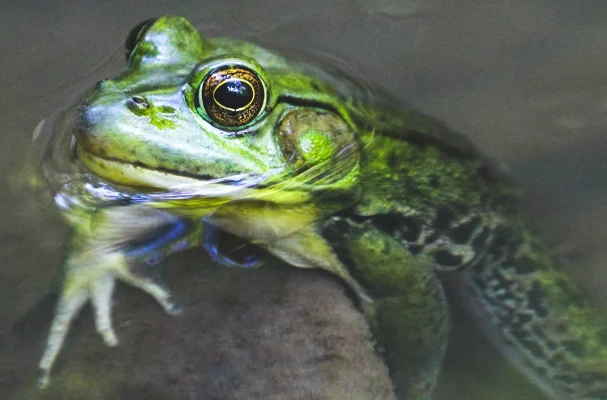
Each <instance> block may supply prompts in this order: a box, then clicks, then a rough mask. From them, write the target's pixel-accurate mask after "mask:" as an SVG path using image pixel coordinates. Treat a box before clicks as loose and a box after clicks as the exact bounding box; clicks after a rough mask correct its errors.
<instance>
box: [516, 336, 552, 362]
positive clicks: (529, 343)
mask: <svg viewBox="0 0 607 400" xmlns="http://www.w3.org/2000/svg"><path fill="white" fill-rule="evenodd" d="M510 332H511V333H512V334H513V335H514V336H515V337H516V338H517V339H518V340H519V342H521V344H523V346H525V348H526V349H527V350H529V351H530V352H531V353H532V354H533V355H535V356H536V357H538V358H540V359H545V358H546V357H545V355H544V350H543V349H542V347H541V346H540V345H539V344H538V343H537V341H536V340H535V339H534V338H533V337H529V332H528V331H527V330H526V329H511V330H510Z"/></svg>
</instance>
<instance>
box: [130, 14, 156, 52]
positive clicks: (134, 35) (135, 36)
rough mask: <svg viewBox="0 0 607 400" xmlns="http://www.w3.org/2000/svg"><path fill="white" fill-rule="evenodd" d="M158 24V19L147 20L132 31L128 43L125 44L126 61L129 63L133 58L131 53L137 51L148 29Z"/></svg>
mask: <svg viewBox="0 0 607 400" xmlns="http://www.w3.org/2000/svg"><path fill="white" fill-rule="evenodd" d="M154 22H156V19H146V20H145V21H141V22H140V23H138V24H137V25H136V26H135V27H134V28H133V29H131V31H130V32H129V35H128V36H127V37H126V42H124V54H125V56H126V61H127V62H128V61H129V59H130V58H131V53H132V52H133V50H135V47H136V46H137V44H138V43H139V41H140V40H141V38H142V37H143V36H144V35H145V33H146V32H147V30H148V28H149V27H150V26H151V25H152V24H153V23H154Z"/></svg>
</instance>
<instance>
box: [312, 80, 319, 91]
mask: <svg viewBox="0 0 607 400" xmlns="http://www.w3.org/2000/svg"><path fill="white" fill-rule="evenodd" d="M310 89H312V90H313V91H315V92H320V86H318V84H317V83H316V82H312V83H311V84H310Z"/></svg>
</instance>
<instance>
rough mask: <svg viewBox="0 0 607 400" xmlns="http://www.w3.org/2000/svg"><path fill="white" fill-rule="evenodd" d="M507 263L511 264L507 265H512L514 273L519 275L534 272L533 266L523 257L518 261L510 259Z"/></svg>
mask: <svg viewBox="0 0 607 400" xmlns="http://www.w3.org/2000/svg"><path fill="white" fill-rule="evenodd" d="M508 261H509V262H511V263H512V264H508V265H512V266H513V267H514V269H515V270H516V272H517V273H519V274H521V275H525V274H530V273H532V272H533V271H535V266H534V264H533V263H532V262H531V260H530V259H529V258H528V257H523V258H520V259H518V260H512V259H510V260H508Z"/></svg>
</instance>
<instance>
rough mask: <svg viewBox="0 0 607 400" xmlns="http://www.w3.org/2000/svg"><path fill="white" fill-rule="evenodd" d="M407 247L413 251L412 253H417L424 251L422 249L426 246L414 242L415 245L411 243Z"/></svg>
mask: <svg viewBox="0 0 607 400" xmlns="http://www.w3.org/2000/svg"><path fill="white" fill-rule="evenodd" d="M407 249H408V250H409V251H410V252H411V254H413V255H416V254H419V253H421V252H422V250H423V249H424V246H422V245H418V244H413V245H409V246H408V247H407Z"/></svg>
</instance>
